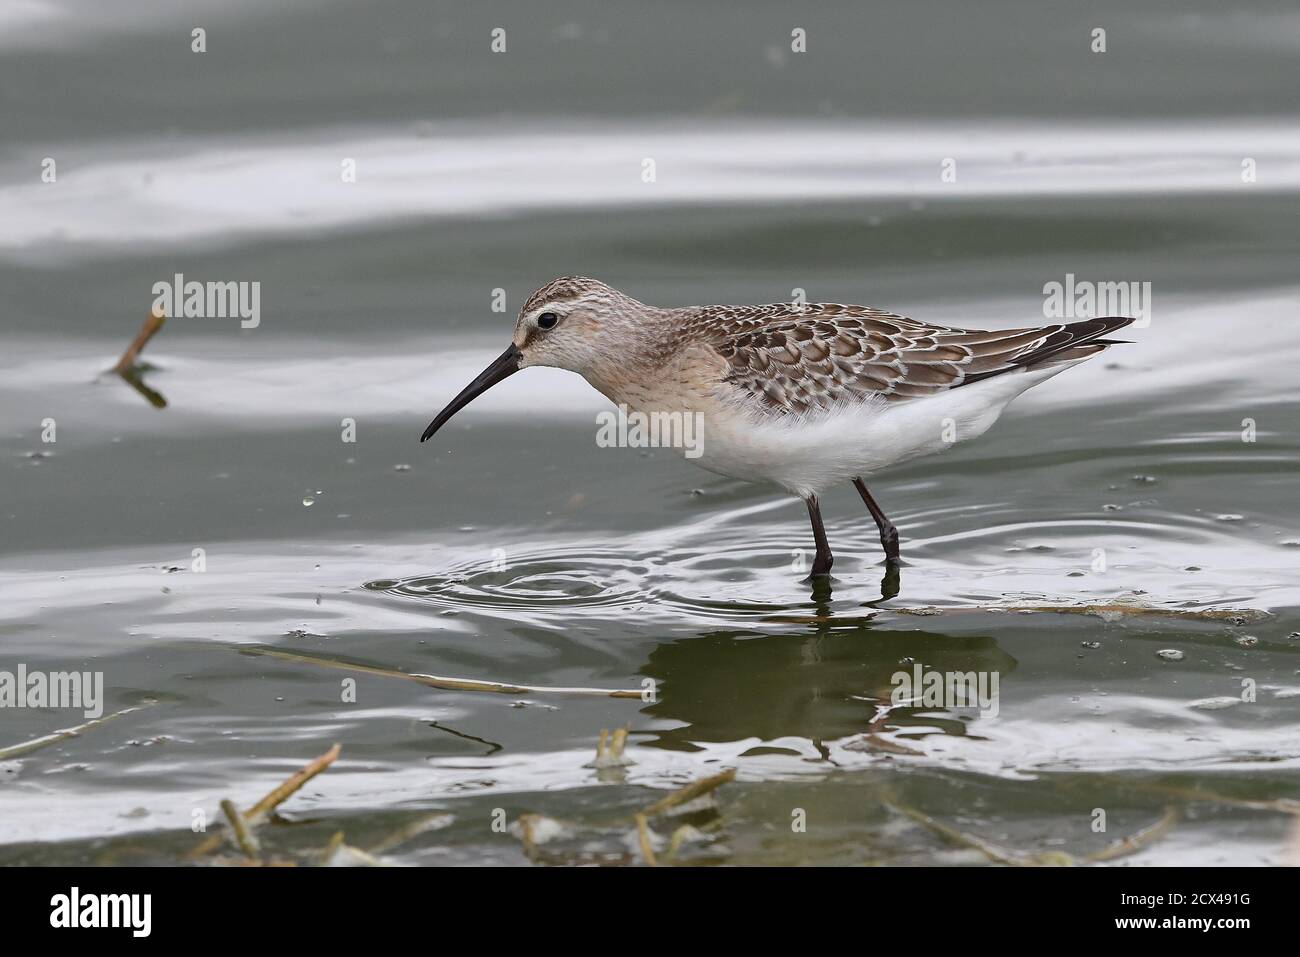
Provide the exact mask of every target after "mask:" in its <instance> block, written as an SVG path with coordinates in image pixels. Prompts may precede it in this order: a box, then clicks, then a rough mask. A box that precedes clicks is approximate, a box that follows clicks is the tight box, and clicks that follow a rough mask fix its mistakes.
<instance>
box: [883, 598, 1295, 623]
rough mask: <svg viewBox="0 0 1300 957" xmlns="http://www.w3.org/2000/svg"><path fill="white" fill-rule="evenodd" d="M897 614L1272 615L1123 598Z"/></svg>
mask: <svg viewBox="0 0 1300 957" xmlns="http://www.w3.org/2000/svg"><path fill="white" fill-rule="evenodd" d="M889 610H890V611H892V612H896V613H897V614H900V615H958V614H965V613H968V612H972V611H987V612H1006V613H1011V614H1015V613H1025V614H1044V615H1095V616H1096V617H1098V618H1103V619H1118V618H1125V617H1130V618H1140V617H1147V618H1177V619H1181V620H1184V621H1241V622H1243V623H1244V622H1256V621H1263V620H1265V619H1267V618H1271V617H1272V615H1271V614H1269V613H1268V612H1266V611H1261V610H1260V609H1258V608H1161V607H1159V606H1157V605H1129V604H1125V603H1123V602H1110V603H1108V604H1094V605H928V606H921V607H917V608H891V609H889Z"/></svg>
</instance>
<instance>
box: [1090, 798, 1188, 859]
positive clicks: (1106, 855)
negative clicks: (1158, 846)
mask: <svg viewBox="0 0 1300 957" xmlns="http://www.w3.org/2000/svg"><path fill="white" fill-rule="evenodd" d="M1177 820H1178V809H1177V808H1175V807H1173V806H1172V805H1171V806H1169V807H1167V808H1165V813H1164V815H1163V816H1161V818H1160V820H1158V821H1156V822H1155V823H1154V824H1152V825H1150V826H1148V827H1144V828H1143V829H1142V830H1140V831H1138V832H1137V833H1136V834H1131V835H1129V836H1128V837H1124V838H1120V839H1119V840H1118V841H1116V842H1115V843H1114V844H1111V845H1110V846H1109V847H1103V848H1102V849H1101V850H1100V851H1093V852H1092V853H1091V854H1089V855H1088V856H1087V857H1085V858H1084V860H1085V861H1089V862H1091V863H1101V862H1103V861H1113V860H1114V859H1115V858H1117V857H1125V856H1127V855H1129V854H1133V853H1136V852H1137V851H1140V850H1142V848H1144V847H1146V846H1148V845H1149V844H1154V843H1155V842H1156V841H1158V840H1160V839H1161V838H1162V837H1164V836H1165V835H1166V834H1168V833H1169V832H1170V831H1171V830H1173V826H1174V823H1175V822H1176V821H1177Z"/></svg>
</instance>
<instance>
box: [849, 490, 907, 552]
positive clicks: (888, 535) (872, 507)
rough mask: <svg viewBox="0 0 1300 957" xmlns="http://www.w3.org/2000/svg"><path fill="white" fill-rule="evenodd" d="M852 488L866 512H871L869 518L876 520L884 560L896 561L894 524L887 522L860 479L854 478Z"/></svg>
mask: <svg viewBox="0 0 1300 957" xmlns="http://www.w3.org/2000/svg"><path fill="white" fill-rule="evenodd" d="M853 487H854V488H856V489H857V490H858V494H859V495H861V496H862V501H863V503H864V504H865V505H866V506H867V510H868V511H869V512H871V517H872V518H874V519H875V520H876V528H878V529H880V544H881V545H882V546H884V549H885V560H886V561H889V562H896V561H898V529H897V528H895V527H894V523H893V522H891V521H890V520H889V518H888V516H886V515H885V513H884V511H883V510H882V509H881V507H880V506H879V505H877V504H876V500H875V499H874V498H872V497H871V493H870V492H868V491H867V487H866V485H864V484H863V482H862V479H860V478H855V479H854V480H853Z"/></svg>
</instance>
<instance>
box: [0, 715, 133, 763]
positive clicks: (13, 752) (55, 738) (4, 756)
mask: <svg viewBox="0 0 1300 957" xmlns="http://www.w3.org/2000/svg"><path fill="white" fill-rule="evenodd" d="M157 703H158V702H156V701H150V702H147V703H145V704H138V705H132V706H131V707H130V708H123V709H122V710H121V711H114V712H113V713H112V714H106V715H104V717H102V718H92V719H91V720H90V721H87V722H86V723H85V724H79V725H76V726H75V727H71V728H63V729H62V730H60V731H54V732H51V733H50V734H45V735H42V736H41V737H39V738H33V739H32V740H30V741H24V742H23V743H22V744H11V745H10V746H9V747H7V748H0V761H6V760H8V759H9V758H16V757H18V756H19V755H21V754H30V753H31V752H32V751H39V750H40V749H41V748H47V747H49V746H50V745H51V744H57V743H58V742H60V741H66V740H67V739H68V738H75V737H76V736H77V735H79V734H81V733H82V732H84V731H89V730H91V729H92V728H97V727H99V726H100V725H101V724H104V723H105V722H108V721H112V720H113V719H114V718H120V717H122V715H124V714H130V713H131V712H133V711H141V710H143V709H145V708H149V707H152V706H153V705H155V704H157Z"/></svg>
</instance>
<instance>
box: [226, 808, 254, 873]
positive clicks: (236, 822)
mask: <svg viewBox="0 0 1300 957" xmlns="http://www.w3.org/2000/svg"><path fill="white" fill-rule="evenodd" d="M221 810H222V812H223V813H224V814H225V815H226V820H227V821H229V822H230V829H231V831H233V832H234V835H235V843H236V844H238V845H239V849H240V850H241V851H243V852H244V854H245V855H246V856H247V857H249V858H252V859H253V860H256V859H257V857H258V856H259V855H260V853H261V850H262V849H261V847H260V846H259V845H258V843H257V838H256V837H254V836H253V829H252V828H251V827H249V826H248V821H246V820H245V819H244V815H242V814H240V813H239V808H237V807H235V802H234V801H232V800H230V798H226V799H224V800H223V801H222V802H221Z"/></svg>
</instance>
